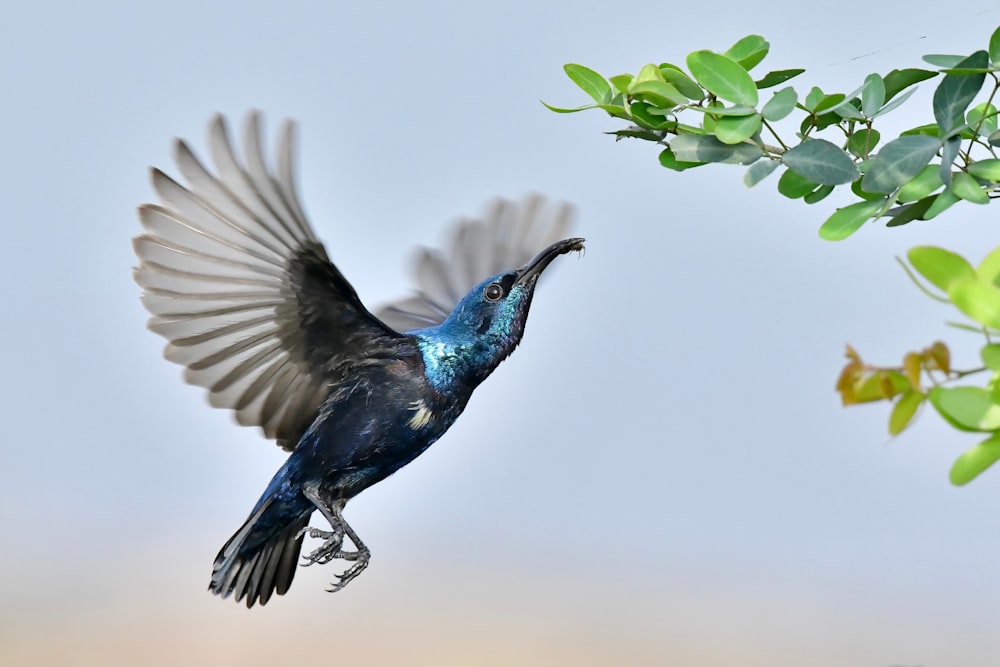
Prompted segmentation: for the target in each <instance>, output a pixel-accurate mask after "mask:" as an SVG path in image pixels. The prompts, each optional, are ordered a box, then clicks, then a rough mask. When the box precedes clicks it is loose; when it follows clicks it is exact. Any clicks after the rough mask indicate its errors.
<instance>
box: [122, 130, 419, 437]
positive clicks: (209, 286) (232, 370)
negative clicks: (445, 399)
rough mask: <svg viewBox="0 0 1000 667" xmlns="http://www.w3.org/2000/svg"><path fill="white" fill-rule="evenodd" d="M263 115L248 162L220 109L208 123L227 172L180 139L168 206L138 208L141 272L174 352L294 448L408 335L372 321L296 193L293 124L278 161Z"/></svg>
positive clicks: (194, 379)
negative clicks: (331, 403)
mask: <svg viewBox="0 0 1000 667" xmlns="http://www.w3.org/2000/svg"><path fill="white" fill-rule="evenodd" d="M260 126H261V119H260V115H259V114H257V113H253V114H251V115H250V116H249V117H248V120H247V124H246V134H245V138H244V143H245V145H244V151H245V159H244V160H243V161H241V160H240V159H239V158H238V157H237V155H236V152H235V151H234V148H233V145H232V143H231V142H230V139H229V132H228V129H227V127H226V123H225V120H224V119H223V118H222V117H221V116H217V117H216V118H215V119H214V120H213V122H212V124H211V126H210V129H209V143H210V147H211V153H212V158H213V161H214V163H215V169H216V174H215V175H213V174H212V173H211V172H210V171H209V170H208V169H206V168H205V167H204V166H203V165H202V163H201V162H199V161H198V159H197V158H196V157H195V155H194V154H193V153H192V151H191V149H190V148H188V146H187V144H185V143H184V142H183V141H178V142H177V144H176V161H177V167H178V169H179V171H180V173H181V175H182V176H183V177H184V180H185V181H186V182H187V186H184V185H181V184H180V183H178V182H177V181H175V180H173V179H172V178H170V177H169V176H167V175H166V174H164V173H163V172H161V171H160V170H158V169H154V170H153V172H152V178H153V187H154V189H155V190H156V193H157V195H158V196H159V198H160V201H161V204H146V205H143V206H141V207H140V208H139V218H140V220H141V222H142V225H143V227H144V228H145V233H144V234H143V235H142V236H139V237H137V238H136V239H135V241H134V245H135V252H136V255H137V256H138V258H139V266H138V267H137V268H136V270H135V280H136V282H137V283H139V285H140V286H141V287H142V288H143V296H142V302H143V304H144V305H145V307H146V309H147V310H148V311H149V312H150V314H151V315H152V317H151V318H150V320H149V328H150V329H152V330H153V331H155V332H156V333H158V334H160V335H161V336H163V337H164V338H166V339H167V346H166V349H165V351H164V355H165V356H166V358H167V359H169V360H170V361H173V362H176V363H178V364H181V365H183V366H185V371H184V377H185V379H186V380H187V381H188V382H190V383H191V384H195V385H198V386H201V387H205V388H206V389H207V390H208V398H209V402H210V403H211V404H212V405H214V406H216V407H221V408H228V409H230V410H234V411H235V413H236V419H237V421H238V422H239V423H240V424H243V425H247V426H260V427H261V428H262V429H263V430H264V434H265V435H266V436H267V437H268V438H274V439H276V440H277V441H278V444H279V445H281V446H282V447H284V448H285V449H289V450H290V449H293V448H294V447H295V444H296V443H297V442H298V440H299V437H300V436H301V435H302V433H303V432H305V430H306V429H307V428H308V427H309V424H310V423H311V422H312V420H313V418H314V417H315V415H316V413H317V411H318V409H319V406H320V404H321V403H322V402H323V400H324V398H325V397H326V395H327V393H328V391H329V385H330V384H332V383H336V382H337V381H338V380H339V379H340V378H342V377H343V374H344V373H346V372H348V371H347V369H349V368H351V367H356V366H358V365H361V364H364V363H366V362H368V361H370V360H372V359H377V358H380V357H384V356H388V355H390V354H391V353H392V350H393V344H394V343H395V342H397V341H398V339H399V338H400V334H398V333H397V332H396V331H394V330H393V329H391V328H389V327H388V326H386V325H385V324H384V323H383V322H381V321H380V320H378V319H377V318H376V317H375V316H373V315H372V314H371V313H370V312H369V311H368V310H367V309H366V308H365V306H364V305H363V304H362V303H361V300H360V299H359V298H358V295H357V293H356V292H355V291H354V288H353V287H351V285H350V283H348V282H347V280H346V279H345V278H344V276H343V275H342V274H341V273H340V271H339V270H338V269H337V267H336V266H334V265H333V264H332V263H331V262H330V260H329V258H328V257H327V254H326V251H325V250H324V248H323V245H322V243H320V242H319V240H318V239H317V238H316V235H315V233H314V232H313V230H312V228H311V227H310V225H309V222H308V221H307V220H306V217H305V215H304V214H303V211H302V206H301V205H300V203H299V200H298V197H297V195H296V193H295V183H294V173H293V161H294V146H293V139H294V125H293V124H292V123H290V122H288V123H286V124H285V126H284V129H283V132H282V134H281V138H280V140H279V143H278V155H277V165H276V168H275V169H270V168H269V167H268V164H267V160H266V159H265V156H264V152H263V148H262V139H261V130H260Z"/></svg>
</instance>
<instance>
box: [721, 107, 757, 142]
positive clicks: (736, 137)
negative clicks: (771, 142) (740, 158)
mask: <svg viewBox="0 0 1000 667" xmlns="http://www.w3.org/2000/svg"><path fill="white" fill-rule="evenodd" d="M762 121H763V119H762V118H761V117H760V114H759V113H754V114H752V115H750V116H723V117H721V118H718V119H716V121H715V132H714V134H715V136H716V137H718V139H719V141H721V142H722V143H724V144H738V143H740V142H742V141H745V140H747V139H749V138H750V137H752V136H753V135H755V134H757V133H758V132H760V128H761V127H762Z"/></svg>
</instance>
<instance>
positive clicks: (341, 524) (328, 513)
mask: <svg viewBox="0 0 1000 667" xmlns="http://www.w3.org/2000/svg"><path fill="white" fill-rule="evenodd" d="M302 492H303V494H304V495H305V497H306V498H308V499H309V501H310V502H312V504H313V505H315V506H316V509H318V510H319V511H320V513H321V514H322V515H323V517H324V518H325V519H326V520H327V521H328V522H329V523H330V527H331V528H332V530H331V531H325V530H319V529H317V528H310V527H308V526H307V527H306V528H303V529H302V531H301V532H300V534H302V533H308V534H309V537H319V538H322V539H323V540H324V542H323V544H322V545H320V547H319V548H318V549H316V550H314V551H313V552H312V553H310V554H309V555H307V556H304V558H305V560H306V562H305V563H303V565H312V564H313V563H320V564H324V563H329V562H330V561H332V560H335V559H338V558H339V559H341V560H349V561H354V564H353V565H351V567H349V568H347V570H345V571H344V573H343V574H338V575H335V576H336V577H337V581H335V582H333V583H332V584H331V585H330V588H328V589H327V590H328V591H329V592H331V593H335V592H336V591H339V590H340V589H341V588H343V587H344V586H346V585H347V584H348V583H350V582H351V581H352V580H353V579H354V578H355V577H357V576H358V575H359V574H361V573H362V572H363V571H364V570H365V568H367V567H368V561H369V560H370V559H371V550H370V549H368V547H367V546H365V544H364V542H362V541H361V538H359V537H358V534H357V533H356V532H354V529H353V528H351V527H350V525H348V523H347V521H345V520H344V515H343V511H344V505H345V504H346V502H347V501H345V500H338V501H337V502H336V503H334V504H330V503H328V502H327V501H326V500H325V499H324V498H323V497H322V496H321V495H320V493H319V488H318V485H308V486H306V487H303V489H302ZM345 535H346V536H347V537H349V538H350V540H351V542H352V543H353V544H354V547H355V551H345V550H344V548H343V546H344V536H345Z"/></svg>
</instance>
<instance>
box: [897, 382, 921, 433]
mask: <svg viewBox="0 0 1000 667" xmlns="http://www.w3.org/2000/svg"><path fill="white" fill-rule="evenodd" d="M924 398H926V397H925V396H924V395H923V393H921V392H919V391H914V390H912V389H911V390H910V391H907V392H905V393H903V395H902V396H900V397H899V400H898V401H896V404H895V405H894V406H892V413H891V414H890V415H889V435H899V434H900V433H902V432H903V429H905V428H906V427H907V426H909V424H910V422H911V421H912V420H913V416H914V415H915V414H917V408H919V407H920V406H921V404H922V403H923V402H924Z"/></svg>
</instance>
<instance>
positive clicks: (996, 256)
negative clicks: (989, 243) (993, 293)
mask: <svg viewBox="0 0 1000 667" xmlns="http://www.w3.org/2000/svg"><path fill="white" fill-rule="evenodd" d="M976 276H978V278H979V280H980V282H984V283H987V284H990V285H994V286H996V287H1000V247H997V248H994V249H993V250H991V251H990V253H989V254H988V255H986V257H983V261H981V262H979V266H977V267H976Z"/></svg>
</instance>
